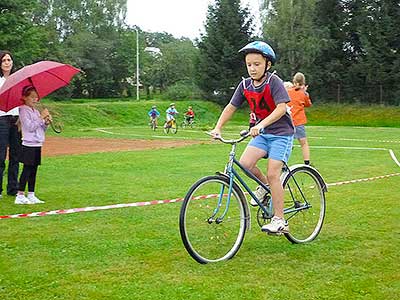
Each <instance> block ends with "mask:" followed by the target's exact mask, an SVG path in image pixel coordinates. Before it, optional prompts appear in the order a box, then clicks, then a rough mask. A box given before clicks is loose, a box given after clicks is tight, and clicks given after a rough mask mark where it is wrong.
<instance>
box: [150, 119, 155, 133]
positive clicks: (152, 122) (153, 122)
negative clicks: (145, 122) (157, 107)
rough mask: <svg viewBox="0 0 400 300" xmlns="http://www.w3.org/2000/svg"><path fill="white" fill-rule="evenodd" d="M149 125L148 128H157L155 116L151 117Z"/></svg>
mask: <svg viewBox="0 0 400 300" xmlns="http://www.w3.org/2000/svg"><path fill="white" fill-rule="evenodd" d="M149 125H150V129H151V130H153V131H155V130H156V128H157V118H151V120H150V123H149Z"/></svg>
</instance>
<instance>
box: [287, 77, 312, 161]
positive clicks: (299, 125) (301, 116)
mask: <svg viewBox="0 0 400 300" xmlns="http://www.w3.org/2000/svg"><path fill="white" fill-rule="evenodd" d="M307 87H308V85H306V78H305V76H304V74H303V73H300V72H298V73H296V74H295V75H294V77H293V87H290V88H288V94H289V97H290V102H289V103H288V104H287V105H288V106H289V107H290V108H291V113H292V119H293V123H294V126H295V128H296V130H295V134H294V138H296V139H298V141H299V143H300V145H301V150H302V152H303V160H304V163H305V164H306V165H309V164H310V148H309V146H308V141H307V137H306V130H305V127H304V125H305V124H306V123H307V117H306V113H305V111H304V108H305V107H310V106H311V105H312V103H311V99H310V96H309V95H308V93H307Z"/></svg>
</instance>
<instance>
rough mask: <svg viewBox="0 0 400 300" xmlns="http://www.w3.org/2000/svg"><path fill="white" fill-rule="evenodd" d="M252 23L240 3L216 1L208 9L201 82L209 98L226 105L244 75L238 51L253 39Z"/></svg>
mask: <svg viewBox="0 0 400 300" xmlns="http://www.w3.org/2000/svg"><path fill="white" fill-rule="evenodd" d="M251 30H252V20H251V18H250V13H249V10H248V8H247V7H245V8H241V7H240V1H239V0H216V1H215V3H214V4H213V5H210V6H209V7H208V13H207V20H206V25H205V34H202V35H201V38H200V41H199V44H198V47H199V50H200V53H199V63H198V83H199V86H200V88H201V89H202V90H203V91H204V92H205V94H206V96H207V97H210V98H212V99H215V100H217V101H218V102H226V100H227V98H228V97H230V96H231V94H232V92H233V91H232V89H233V88H234V87H235V86H236V85H237V83H238V81H239V80H238V79H240V77H241V76H242V75H244V72H245V68H244V63H243V57H242V56H241V55H240V54H239V53H238V50H239V49H241V48H242V47H243V46H244V45H246V44H247V43H248V42H249V41H250V38H251Z"/></svg>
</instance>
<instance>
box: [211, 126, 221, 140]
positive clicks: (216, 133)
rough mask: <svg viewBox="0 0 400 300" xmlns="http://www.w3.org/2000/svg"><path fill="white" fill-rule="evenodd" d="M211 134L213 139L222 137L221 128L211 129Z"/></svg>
mask: <svg viewBox="0 0 400 300" xmlns="http://www.w3.org/2000/svg"><path fill="white" fill-rule="evenodd" d="M210 136H211V137H212V138H213V139H216V138H218V137H221V130H219V129H216V128H214V129H213V130H211V131H210Z"/></svg>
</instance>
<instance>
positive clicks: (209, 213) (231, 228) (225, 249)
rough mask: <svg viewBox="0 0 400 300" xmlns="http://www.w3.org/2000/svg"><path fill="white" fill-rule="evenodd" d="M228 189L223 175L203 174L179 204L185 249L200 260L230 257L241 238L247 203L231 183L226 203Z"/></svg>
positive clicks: (247, 219) (235, 250) (212, 260)
mask: <svg viewBox="0 0 400 300" xmlns="http://www.w3.org/2000/svg"><path fill="white" fill-rule="evenodd" d="M228 190H229V180H228V179H227V178H226V177H224V176H221V175H215V176H208V177H204V178H202V179H200V180H199V181H197V182H196V183H195V184H194V185H193V186H192V187H191V188H190V190H189V192H188V193H187V194H186V197H185V200H184V202H183V204H182V207H181V212H180V219H179V229H180V233H181V238H182V241H183V244H184V246H185V248H186V250H187V251H188V253H189V254H190V255H191V256H192V257H193V258H194V259H195V260H196V261H197V262H199V263H202V264H206V263H210V262H218V261H223V260H227V259H230V258H232V257H233V256H234V255H235V254H236V253H237V252H238V251H239V248H240V246H241V244H242V242H243V239H244V235H245V232H246V228H247V224H248V222H249V214H248V209H247V203H246V201H245V197H244V195H243V192H242V191H241V190H240V188H239V187H238V186H237V185H236V184H234V186H233V189H232V193H231V197H230V203H229V204H227V201H228V195H227V194H228ZM227 205H228V207H227Z"/></svg>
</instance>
